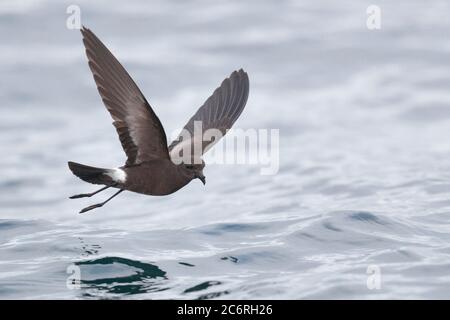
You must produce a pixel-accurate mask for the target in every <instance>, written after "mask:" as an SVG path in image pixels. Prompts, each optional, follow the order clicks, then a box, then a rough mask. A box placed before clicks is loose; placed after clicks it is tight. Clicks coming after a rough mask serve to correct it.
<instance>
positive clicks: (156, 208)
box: [0, 0, 450, 299]
mask: <svg viewBox="0 0 450 320" xmlns="http://www.w3.org/2000/svg"><path fill="white" fill-rule="evenodd" d="M71 4H76V5H78V6H80V8H81V18H82V23H83V24H85V25H86V26H88V27H89V28H91V29H92V30H93V31H94V32H95V33H96V34H97V35H98V36H99V37H100V38H101V39H102V41H104V43H105V44H106V45H107V46H108V47H109V48H110V49H111V50H112V51H113V53H114V54H115V55H116V56H117V57H118V59H119V60H120V61H121V62H122V63H123V64H124V65H125V67H126V68H127V69H128V71H129V72H130V74H131V75H132V76H133V78H134V79H135V80H136V82H137V83H138V84H139V86H140V87H141V89H142V91H143V92H144V94H145V95H146V97H147V98H148V100H149V102H150V103H151V105H152V106H153V108H154V110H155V112H156V113H157V114H158V115H159V117H160V119H161V121H162V123H163V124H164V126H165V129H166V132H167V133H168V135H169V134H170V133H171V132H172V131H173V130H174V129H175V128H179V127H181V126H182V125H184V123H185V122H186V120H187V119H188V118H189V117H190V116H191V115H192V114H193V112H194V111H195V110H196V109H197V107H199V106H200V105H201V104H202V103H203V101H204V100H205V99H206V98H207V97H208V96H209V95H210V94H211V93H212V91H213V90H214V89H215V88H216V87H217V86H218V85H219V84H220V82H221V81H222V80H223V78H225V77H226V76H228V75H229V74H230V73H231V71H233V70H235V69H238V68H241V67H242V68H244V69H245V70H246V71H247V72H248V73H249V76H250V82H251V90H250V97H249V100H248V104H247V107H246V109H245V111H244V113H243V114H242V115H241V118H240V119H239V120H238V122H237V123H236V127H240V128H278V129H280V143H279V152H280V170H279V173H278V174H277V175H274V176H263V175H261V174H260V171H259V168H258V167H256V166H248V165H211V166H207V167H206V169H205V173H206V176H207V184H206V186H205V187H204V186H203V185H202V184H201V183H200V182H199V181H198V180H197V181H193V182H192V183H190V184H189V185H188V186H187V187H185V188H183V189H182V190H180V191H179V192H177V193H175V194H173V195H170V196H167V197H148V196H143V195H138V194H132V193H123V194H121V195H120V196H119V197H117V198H116V199H114V200H113V201H112V202H111V203H109V204H108V205H107V206H105V207H104V208H102V209H98V210H95V211H92V212H91V213H89V214H85V215H79V214H78V211H79V209H81V208H82V207H85V206H87V205H89V204H92V203H95V202H96V201H98V200H101V199H104V198H106V196H107V194H106V193H104V194H101V195H98V196H97V197H95V198H92V199H84V200H69V199H68V196H70V195H72V194H76V193H82V192H87V191H91V190H95V188H96V186H92V185H88V184H86V183H83V182H81V181H80V180H78V179H77V178H75V177H74V176H73V175H72V174H71V173H70V172H69V170H68V168H67V165H66V162H67V161H68V160H73V161H78V162H81V163H86V164H91V165H97V166H100V167H116V166H118V165H121V164H122V163H124V160H125V156H124V153H123V151H122V149H121V147H120V144H119V140H118V138H117V137H116V133H115V130H114V128H113V127H112V125H111V120H110V117H109V115H108V114H107V113H106V111H105V108H104V107H103V104H102V102H101V100H100V98H99V95H98V93H97V90H96V88H95V85H94V81H93V79H92V75H91V73H90V71H89V68H88V66H87V62H86V57H85V54H84V48H83V45H82V42H81V36H80V34H79V32H78V31H77V30H69V29H67V28H66V19H67V17H68V15H67V14H66V8H67V7H68V6H69V5H71ZM371 4H376V5H378V6H379V7H380V8H381V29H380V30H369V29H368V28H367V27H366V19H367V14H366V9H367V7H368V6H369V5H371ZM449 9H450V5H449V3H448V2H447V1H443V0H442V1H433V2H423V1H406V0H402V1H395V2H393V1H376V2H374V1H372V0H371V1H366V0H363V1H339V2H336V1H325V0H320V1H293V0H292V1H279V0H277V1H275V0H273V1H256V0H251V1H237V0H232V1H206V0H202V1H189V2H187V1H174V0H170V1H167V0H164V1H163V0H152V1H144V0H142V1H126V2H124V1H114V2H113V1H96V2H95V3H94V2H92V1H87V0H83V1H44V0H40V1H13V0H7V1H6V0H3V1H2V2H0V39H1V41H0V74H1V77H0V102H1V104H0V146H1V150H2V154H1V157H0V298H2V299H15V298H26V299H31V298H41V299H48V298H57V299H60V298H66V299H70V298H138V299H140V298H152V299H166V298H171V299H172V298H176V299H191V298H193V299H197V298H200V299H208V298H232V299H241V298H242V299H250V298H254V299H259V298H261V299H282V298H287V299H301V298H324V299H346V298H351V299H354V298H361V299H378V298H396V299H405V298H419V299H423V298H450V272H449V270H450V139H449V137H450V90H449V89H450V59H449V57H450V41H449V30H450V20H449V19H448V12H449ZM68 268H69V269H68ZM368 268H369V269H368ZM73 270H80V272H81V273H80V275H81V288H79V289H72V290H71V289H69V288H68V287H67V284H66V282H67V279H68V277H69V276H70V274H69V273H70V272H72V271H73ZM368 270H369V273H370V270H376V271H377V270H378V271H380V272H381V275H380V276H381V278H380V279H381V286H380V288H379V289H373V290H371V289H370V286H369V287H368V286H367V281H368V279H369V280H370V274H368ZM68 271H69V273H68ZM69 280H70V279H69ZM69 287H70V286H69Z"/></svg>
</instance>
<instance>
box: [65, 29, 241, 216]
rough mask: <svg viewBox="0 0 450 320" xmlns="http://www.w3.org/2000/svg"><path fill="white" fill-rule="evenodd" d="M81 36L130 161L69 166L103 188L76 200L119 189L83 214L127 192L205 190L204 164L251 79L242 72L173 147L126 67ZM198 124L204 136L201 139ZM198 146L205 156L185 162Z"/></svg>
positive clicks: (238, 108)
mask: <svg viewBox="0 0 450 320" xmlns="http://www.w3.org/2000/svg"><path fill="white" fill-rule="evenodd" d="M81 33H82V35H83V43H84V46H85V48H86V55H87V58H88V60H89V67H90V69H91V71H92V73H93V75H94V80H95V83H96V84H97V89H98V92H99V93H100V96H101V98H102V100H103V103H104V104H105V107H106V109H107V110H108V111H109V113H110V114H111V117H112V119H113V125H114V127H115V128H116V130H117V133H118V135H119V139H120V142H121V144H122V147H123V149H124V151H125V153H126V156H127V161H126V163H125V165H124V166H121V167H119V168H115V169H104V168H96V167H91V166H87V165H83V164H79V163H75V162H68V165H69V168H70V170H71V171H72V173H73V174H74V175H76V176H77V177H78V178H80V179H82V180H84V181H86V182H89V183H93V184H99V185H104V187H102V188H101V189H99V190H97V191H95V192H92V193H85V194H78V195H74V196H72V197H70V198H71V199H76V198H83V197H91V196H93V195H95V194H97V193H99V192H101V191H103V190H105V189H108V188H117V189H119V190H118V191H117V192H116V193H115V194H114V195H113V196H111V197H110V198H108V199H107V200H106V201H104V202H101V203H98V204H94V205H91V206H89V207H86V208H84V209H82V210H81V211H80V213H83V212H86V211H89V210H92V209H95V208H99V207H101V206H103V205H104V204H105V203H107V202H108V201H110V200H111V199H112V198H114V197H115V196H117V195H118V194H119V193H121V192H122V191H124V190H128V191H133V192H137V193H142V194H147V195H155V196H161V195H168V194H171V193H173V192H175V191H177V190H179V189H180V188H182V187H184V186H185V185H186V184H188V183H189V182H190V181H191V180H193V179H197V178H198V179H200V180H201V181H202V182H203V184H205V176H204V175H203V168H204V166H205V163H204V161H203V160H202V159H201V156H202V155H203V154H204V153H205V152H206V151H207V150H209V149H210V148H211V146H212V145H214V144H215V143H216V142H217V141H218V139H220V137H221V136H223V135H225V133H226V132H227V130H228V129H230V128H231V126H232V125H233V124H234V122H235V121H236V120H237V119H238V117H239V115H240V114H241V113H242V110H243V109H244V106H245V104H246V102H247V98H248V91H249V80H248V75H247V73H246V72H244V71H243V70H242V69H240V70H239V71H234V72H233V73H232V74H231V75H230V77H229V78H226V79H225V80H224V81H223V82H222V84H221V85H220V87H218V88H217V89H216V90H215V91H214V93H213V94H212V95H211V96H210V97H209V98H208V99H207V100H206V102H205V103H204V104H203V106H201V107H200V108H199V109H198V110H197V112H196V113H195V114H194V115H193V116H192V117H191V119H190V120H189V121H188V122H187V123H186V125H185V126H184V128H183V130H182V134H181V133H180V135H179V136H178V138H177V139H175V140H174V141H173V142H172V143H171V144H170V145H169V146H168V145H167V138H166V134H165V133H164V129H163V126H162V124H161V122H160V120H159V119H158V117H157V116H156V114H155V112H154V111H153V109H152V107H151V106H150V104H149V103H148V102H147V100H146V99H145V97H144V95H143V94H142V93H141V91H140V90H139V88H138V86H137V85H136V83H135V82H134V81H133V79H132V78H131V77H130V75H129V74H128V73H127V71H126V70H125V69H124V67H123V66H122V65H121V64H120V63H119V61H118V60H117V59H116V58H115V57H114V56H113V54H112V53H111V52H110V51H109V50H108V48H106V46H105V45H104V44H103V43H102V42H101V41H100V40H99V39H98V38H97V36H96V35H95V34H94V33H93V32H92V31H91V30H89V29H87V28H85V27H82V29H81ZM198 123H200V133H201V134H200V135H199V134H196V131H197V129H196V128H197V124H198ZM208 130H216V131H218V132H219V133H221V136H220V135H215V136H214V137H212V138H211V139H204V134H205V132H207V131H208ZM186 133H187V135H186ZM186 137H187V138H186ZM215 137H216V138H215ZM217 137H218V138H217ZM195 145H197V146H198V145H199V146H200V149H198V148H197V150H200V152H198V151H197V154H196V153H195V151H194V153H193V156H189V157H182V156H183V152H185V153H186V154H187V152H186V151H185V150H186V148H185V147H186V146H188V150H192V148H191V147H193V148H194V149H196V148H195ZM186 154H185V155H186ZM180 156H181V159H182V161H180ZM186 158H188V161H186ZM189 159H192V160H193V161H189Z"/></svg>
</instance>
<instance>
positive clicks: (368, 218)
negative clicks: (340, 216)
mask: <svg viewBox="0 0 450 320" xmlns="http://www.w3.org/2000/svg"><path fill="white" fill-rule="evenodd" d="M348 217H349V218H350V219H352V220H356V221H361V222H369V223H376V224H379V225H386V224H387V222H384V221H382V220H381V219H380V218H378V217H377V216H376V215H374V214H372V213H370V212H364V211H361V212H355V213H352V214H350V215H349V216H348Z"/></svg>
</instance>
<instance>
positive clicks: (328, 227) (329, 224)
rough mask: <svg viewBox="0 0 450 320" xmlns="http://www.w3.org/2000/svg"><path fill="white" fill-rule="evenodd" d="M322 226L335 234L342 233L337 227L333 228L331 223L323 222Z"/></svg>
mask: <svg viewBox="0 0 450 320" xmlns="http://www.w3.org/2000/svg"><path fill="white" fill-rule="evenodd" d="M323 226H324V227H325V228H326V229H328V230H331V231H336V232H342V229H339V228H338V227H335V226H334V225H333V224H332V223H331V222H328V221H327V222H324V223H323Z"/></svg>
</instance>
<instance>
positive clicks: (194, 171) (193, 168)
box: [181, 160, 206, 184]
mask: <svg viewBox="0 0 450 320" xmlns="http://www.w3.org/2000/svg"><path fill="white" fill-rule="evenodd" d="M181 166H182V167H183V169H184V171H185V172H186V173H187V174H188V175H189V176H190V177H191V179H200V181H201V182H203V184H206V178H205V176H204V175H203V168H204V167H205V162H204V161H203V160H202V163H200V164H186V163H182V164H181Z"/></svg>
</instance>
